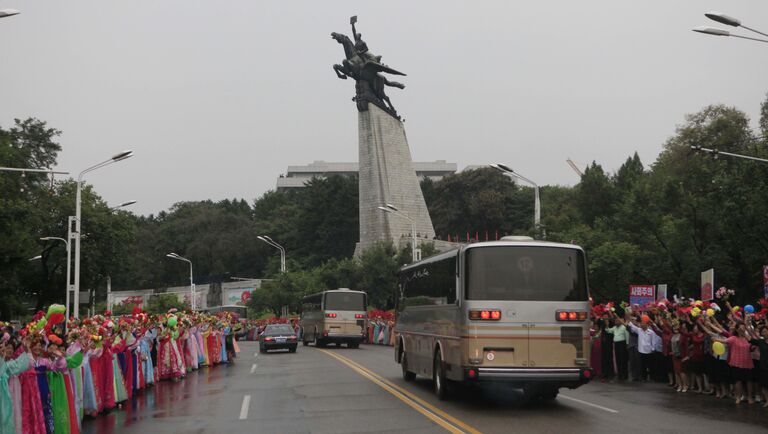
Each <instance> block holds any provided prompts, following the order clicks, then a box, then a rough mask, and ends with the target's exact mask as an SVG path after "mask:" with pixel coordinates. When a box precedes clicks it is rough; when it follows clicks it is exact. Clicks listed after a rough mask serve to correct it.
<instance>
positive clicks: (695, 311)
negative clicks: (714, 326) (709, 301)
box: [691, 307, 701, 317]
mask: <svg viewBox="0 0 768 434" xmlns="http://www.w3.org/2000/svg"><path fill="white" fill-rule="evenodd" d="M700 314H701V309H699V308H698V307H694V308H693V309H691V316H692V317H697V316H699V315H700Z"/></svg>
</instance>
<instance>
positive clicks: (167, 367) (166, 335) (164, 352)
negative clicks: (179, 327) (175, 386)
mask: <svg viewBox="0 0 768 434" xmlns="http://www.w3.org/2000/svg"><path fill="white" fill-rule="evenodd" d="M171 334H172V332H171V329H170V328H166V329H164V330H162V331H161V332H160V333H159V336H158V350H157V371H158V376H159V378H160V379H161V380H169V379H173V380H176V379H179V378H181V375H182V371H181V370H182V368H181V366H182V365H181V360H179V359H180V354H179V351H178V347H177V346H176V342H175V340H174V339H173V336H172V335H171Z"/></svg>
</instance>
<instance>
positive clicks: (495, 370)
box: [394, 237, 592, 399]
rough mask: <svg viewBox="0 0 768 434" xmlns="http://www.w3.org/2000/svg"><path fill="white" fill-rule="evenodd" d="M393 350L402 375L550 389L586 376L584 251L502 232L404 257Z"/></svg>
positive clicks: (439, 390) (445, 384) (538, 394)
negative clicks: (411, 259) (414, 258)
mask: <svg viewBox="0 0 768 434" xmlns="http://www.w3.org/2000/svg"><path fill="white" fill-rule="evenodd" d="M395 298H396V304H397V307H396V324H395V330H394V331H395V338H396V340H395V342H396V343H395V359H396V361H397V362H398V363H400V365H401V367H402V371H403V378H404V379H405V380H406V381H412V380H413V379H414V378H415V377H416V376H417V375H420V376H424V377H427V378H431V379H433V381H434V389H435V393H436V394H437V396H438V397H439V398H440V399H445V398H446V397H447V394H448V391H449V387H450V385H451V384H450V383H454V382H465V383H482V382H505V383H509V384H510V385H512V386H514V387H518V388H522V389H523V391H524V392H525V394H526V395H527V396H530V397H534V398H540V399H555V398H556V397H557V394H558V391H559V389H560V388H561V387H568V388H576V387H579V386H580V385H582V384H585V383H587V382H588V381H589V380H590V378H591V377H592V370H591V368H590V361H589V355H590V348H589V339H590V336H589V322H588V318H589V314H588V312H589V295H588V290H587V269H586V260H585V255H584V251H583V250H582V248H581V247H579V246H576V245H572V244H557V243H551V242H545V241H534V240H533V239H532V238H529V237H504V238H502V239H501V240H500V241H492V242H482V243H472V244H467V245H464V246H462V247H460V248H458V249H456V250H451V251H448V252H444V253H441V254H438V255H435V256H432V257H430V258H427V259H424V260H422V261H419V262H416V263H414V264H411V265H408V266H405V267H403V268H402V269H401V270H400V273H399V283H398V293H397V294H396V297H395Z"/></svg>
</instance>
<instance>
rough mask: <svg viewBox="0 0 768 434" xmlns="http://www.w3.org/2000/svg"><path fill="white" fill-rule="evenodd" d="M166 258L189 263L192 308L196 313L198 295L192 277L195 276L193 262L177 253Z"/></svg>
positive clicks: (169, 254)
mask: <svg viewBox="0 0 768 434" xmlns="http://www.w3.org/2000/svg"><path fill="white" fill-rule="evenodd" d="M165 256H167V257H169V258H171V259H176V260H177V261H184V262H187V263H188V264H189V293H190V294H192V303H191V307H192V311H194V310H195V309H196V308H197V306H196V303H195V302H196V298H197V297H195V295H196V294H195V282H194V280H193V277H192V276H193V274H192V261H190V260H189V259H187V258H185V257H183V256H180V255H179V254H177V253H173V252H171V253H168V254H167V255H165Z"/></svg>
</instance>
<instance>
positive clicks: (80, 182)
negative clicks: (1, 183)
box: [67, 150, 133, 318]
mask: <svg viewBox="0 0 768 434" xmlns="http://www.w3.org/2000/svg"><path fill="white" fill-rule="evenodd" d="M132 156H133V151H130V150H126V151H122V152H120V153H117V154H115V155H113V156H112V158H110V159H109V160H106V161H102V162H101V163H99V164H95V165H93V166H91V167H89V168H87V169H85V170H83V171H82V172H80V174H79V175H78V176H77V194H76V197H75V233H74V238H75V282H74V286H73V288H72V289H73V291H74V292H75V294H74V300H75V318H79V317H80V234H82V227H81V226H82V225H81V223H82V222H81V218H80V217H81V215H80V214H81V213H80V201H81V190H82V186H83V176H84V175H85V174H86V173H89V172H93V171H94V170H96V169H100V168H102V167H104V166H108V165H110V164H112V163H117V162H118V161H123V160H125V159H127V158H130V157H132ZM70 229H71V225H70ZM69 285H70V282H69V281H67V291H69Z"/></svg>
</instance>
